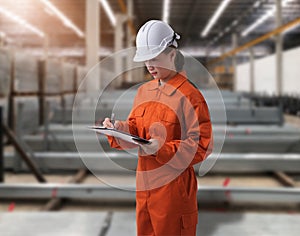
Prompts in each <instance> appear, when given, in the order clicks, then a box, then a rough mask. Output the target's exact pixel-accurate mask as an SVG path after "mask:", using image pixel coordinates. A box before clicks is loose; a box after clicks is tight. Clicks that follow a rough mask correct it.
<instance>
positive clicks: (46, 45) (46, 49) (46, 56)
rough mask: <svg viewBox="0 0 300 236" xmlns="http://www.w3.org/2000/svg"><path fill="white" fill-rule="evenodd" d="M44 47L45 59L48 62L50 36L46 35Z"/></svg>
mask: <svg viewBox="0 0 300 236" xmlns="http://www.w3.org/2000/svg"><path fill="white" fill-rule="evenodd" d="M43 46H44V59H45V60H46V59H47V58H48V55H49V37H48V35H45V38H44V45H43Z"/></svg>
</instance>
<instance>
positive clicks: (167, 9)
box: [163, 0, 170, 23]
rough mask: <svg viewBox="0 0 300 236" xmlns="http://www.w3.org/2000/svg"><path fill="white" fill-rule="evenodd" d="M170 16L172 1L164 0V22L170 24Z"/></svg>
mask: <svg viewBox="0 0 300 236" xmlns="http://www.w3.org/2000/svg"><path fill="white" fill-rule="evenodd" d="M169 15H170V0H164V5H163V21H164V22H166V23H168V22H169Z"/></svg>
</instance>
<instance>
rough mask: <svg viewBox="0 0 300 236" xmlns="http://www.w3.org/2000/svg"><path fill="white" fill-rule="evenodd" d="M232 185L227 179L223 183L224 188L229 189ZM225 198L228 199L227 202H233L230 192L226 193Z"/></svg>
mask: <svg viewBox="0 0 300 236" xmlns="http://www.w3.org/2000/svg"><path fill="white" fill-rule="evenodd" d="M229 183H230V178H229V177H227V178H226V179H225V180H224V181H223V187H227V186H228V185H229ZM225 196H226V198H227V201H228V202H229V201H230V200H231V194H230V191H228V190H227V191H225Z"/></svg>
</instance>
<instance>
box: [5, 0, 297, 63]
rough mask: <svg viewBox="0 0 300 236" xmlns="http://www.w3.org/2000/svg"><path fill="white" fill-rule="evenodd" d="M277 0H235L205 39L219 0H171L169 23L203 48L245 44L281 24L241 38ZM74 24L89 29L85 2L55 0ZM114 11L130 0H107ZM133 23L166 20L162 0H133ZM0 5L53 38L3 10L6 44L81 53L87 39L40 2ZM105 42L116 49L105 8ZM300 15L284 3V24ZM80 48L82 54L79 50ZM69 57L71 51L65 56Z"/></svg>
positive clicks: (289, 38) (185, 43)
mask: <svg viewBox="0 0 300 236" xmlns="http://www.w3.org/2000/svg"><path fill="white" fill-rule="evenodd" d="M275 1H276V0H232V1H231V2H230V3H229V5H228V6H227V8H226V9H225V11H224V12H223V14H222V15H221V17H220V18H219V19H218V21H217V22H216V24H215V25H214V26H213V27H212V29H211V31H210V32H209V33H208V35H207V36H206V37H201V32H202V31H203V29H204V28H205V26H206V24H207V22H208V20H209V19H210V17H211V16H212V15H213V14H214V12H215V11H216V9H217V8H218V6H219V5H220V2H221V1H219V0H170V2H171V4H170V16H169V23H170V24H171V25H172V26H173V28H174V29H175V30H176V31H177V32H178V33H179V34H181V42H180V46H181V47H182V48H190V49H191V50H194V51H197V49H203V50H202V51H201V50H199V55H200V54H201V53H203V51H204V50H208V49H209V50H212V49H217V48H223V50H224V48H225V51H226V48H229V47H230V46H231V37H232V33H233V32H236V33H237V35H238V43H239V45H241V44H243V43H246V42H248V41H250V40H252V39H254V38H256V37H259V36H261V35H263V34H264V33H266V32H269V31H272V30H273V29H275V28H276V17H275V16H271V17H270V18H269V19H268V20H266V21H265V22H264V23H263V24H262V25H261V26H259V27H257V28H256V29H255V30H254V31H252V32H251V33H249V35H247V36H245V37H242V36H241V32H243V31H244V30H245V29H246V28H247V27H249V26H250V25H251V24H252V23H254V22H255V21H256V20H257V19H259V18H260V17H262V16H263V15H264V14H265V13H266V12H267V11H269V10H270V9H272V8H273V7H274V6H275V5H276V3H275ZM50 2H51V3H52V4H53V5H54V6H55V7H56V8H58V9H59V10H60V11H61V12H62V13H63V14H64V15H65V16H66V17H68V18H69V19H70V20H71V21H72V22H73V23H74V25H76V26H77V27H78V28H79V29H80V30H81V31H82V32H83V33H84V32H85V0H50ZM108 2H109V4H110V6H111V8H112V11H113V13H114V14H121V13H122V7H121V4H120V3H122V2H125V3H126V0H109V1H108ZM133 3H134V11H133V14H134V18H133V25H134V27H135V28H136V29H138V28H139V27H140V26H141V25H142V24H143V23H144V22H146V21H147V20H149V19H162V11H163V0H152V1H149V0H133ZM0 8H1V9H4V10H7V11H9V12H10V13H12V14H14V15H16V16H18V17H20V18H22V19H24V20H25V21H27V22H28V23H30V24H31V25H33V26H35V27H36V28H38V29H39V30H41V31H42V32H43V33H45V35H47V38H48V41H46V40H45V39H44V38H43V37H39V36H38V35H36V34H34V33H32V32H31V31H30V30H28V29H27V28H25V27H24V26H22V25H21V24H19V23H16V22H15V21H13V20H12V19H10V18H9V17H7V16H6V15H5V14H3V13H1V12H0V33H1V35H2V39H3V40H2V41H3V42H4V45H11V46H17V47H22V48H25V49H28V50H32V51H33V52H34V50H35V49H39V50H40V51H41V49H43V47H44V46H45V45H48V48H49V50H48V51H49V52H50V53H51V51H53V52H55V53H58V54H59V53H63V52H65V51H66V50H68V49H69V50H70V51H69V53H70V55H69V56H70V57H76V56H78V57H80V56H81V57H82V55H83V54H84V48H85V38H84V37H80V36H78V35H77V34H76V33H75V32H74V31H73V30H71V29H70V28H69V27H67V26H66V25H64V24H63V23H62V21H61V20H59V19H58V17H57V16H56V15H55V14H54V13H53V11H52V10H51V9H49V7H47V6H46V5H45V4H44V3H43V2H42V1H41V0H14V1H11V0H0ZM100 16H101V17H100V18H101V19H100V41H101V42H100V44H101V48H102V50H103V51H105V52H110V51H113V47H114V45H113V44H114V27H113V26H112V24H111V23H110V21H109V19H108V17H107V15H106V13H105V11H104V9H103V8H102V7H101V6H100ZM298 17H300V0H291V2H290V3H288V4H287V5H286V6H285V7H283V24H285V23H287V22H290V21H292V20H294V19H296V18H298ZM299 36H300V26H299V27H297V28H295V29H294V30H293V31H291V32H289V33H288V34H286V35H285V41H284V48H291V47H295V46H299V45H300V37H299ZM260 46H261V48H266V50H265V51H267V52H270V51H272V50H274V42H273V40H272V39H271V40H268V41H266V42H264V43H263V44H261V45H260ZM78 52H79V53H78ZM66 55H67V54H66Z"/></svg>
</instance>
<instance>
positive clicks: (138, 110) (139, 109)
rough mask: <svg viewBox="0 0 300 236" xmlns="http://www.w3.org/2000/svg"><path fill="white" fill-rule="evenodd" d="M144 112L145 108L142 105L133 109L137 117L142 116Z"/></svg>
mask: <svg viewBox="0 0 300 236" xmlns="http://www.w3.org/2000/svg"><path fill="white" fill-rule="evenodd" d="M144 113H145V108H144V107H138V108H136V109H135V111H134V114H135V116H138V117H142V116H144Z"/></svg>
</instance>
